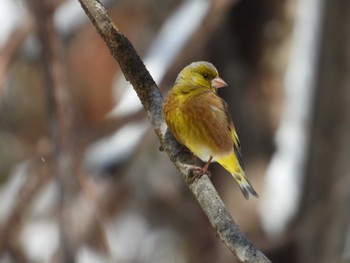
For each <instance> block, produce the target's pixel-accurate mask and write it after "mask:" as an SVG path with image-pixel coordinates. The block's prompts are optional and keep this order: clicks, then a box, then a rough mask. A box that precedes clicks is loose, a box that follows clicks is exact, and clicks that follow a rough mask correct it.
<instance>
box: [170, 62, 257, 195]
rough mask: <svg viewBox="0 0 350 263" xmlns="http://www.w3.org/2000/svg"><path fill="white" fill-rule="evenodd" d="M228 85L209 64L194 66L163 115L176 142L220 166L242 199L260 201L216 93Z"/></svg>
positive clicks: (178, 81)
mask: <svg viewBox="0 0 350 263" xmlns="http://www.w3.org/2000/svg"><path fill="white" fill-rule="evenodd" d="M226 86H227V84H226V83H225V81H223V80H222V79H221V78H220V77H219V74H218V71H217V69H216V68H215V67H214V65H213V64H211V63H209V62H204V61H199V62H193V63H192V64H190V65H188V66H186V67H185V68H184V69H183V70H182V71H181V72H180V74H179V75H178V77H177V79H176V82H175V85H174V87H173V88H172V89H171V90H170V91H169V93H168V96H167V97H166V98H165V100H164V102H163V115H164V119H165V122H166V123H167V125H168V127H169V129H170V131H171V132H172V134H173V135H174V136H175V138H176V140H177V141H178V142H179V143H181V144H183V145H184V146H186V147H187V148H188V149H189V150H190V151H191V152H192V153H193V154H194V155H196V156H197V157H199V158H200V159H201V160H202V161H204V162H206V164H205V165H204V167H203V168H202V169H201V170H200V171H199V174H200V175H202V174H204V173H206V172H207V169H208V167H209V164H210V163H211V162H215V161H216V162H218V163H219V164H221V166H222V167H224V168H225V169H226V170H227V171H228V172H229V173H231V174H232V176H233V177H234V178H235V179H236V181H237V183H238V185H239V187H240V188H241V191H242V193H243V196H244V197H245V198H246V199H248V198H249V194H251V195H253V196H255V197H258V194H257V193H256V192H255V190H254V188H253V187H252V185H251V184H250V183H249V181H248V179H247V178H246V176H245V173H244V167H243V161H242V156H241V146H240V143H239V139H238V137H237V134H236V131H235V128H234V126H233V123H232V120H231V116H230V113H229V111H228V109H227V104H226V102H225V101H224V100H223V99H222V98H220V97H219V96H218V95H217V89H218V88H221V87H226Z"/></svg>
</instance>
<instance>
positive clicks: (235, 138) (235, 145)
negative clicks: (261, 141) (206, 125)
mask: <svg viewBox="0 0 350 263" xmlns="http://www.w3.org/2000/svg"><path fill="white" fill-rule="evenodd" d="M222 107H223V109H224V110H225V114H226V118H227V123H228V129H229V130H230V131H231V135H232V140H233V150H234V153H235V155H236V157H237V160H238V162H239V165H240V166H241V168H242V169H243V170H244V163H243V159H242V153H241V143H240V141H239V139H238V135H237V133H236V129H235V126H234V125H233V122H232V119H231V114H230V112H229V110H228V106H227V103H226V102H225V101H224V100H222Z"/></svg>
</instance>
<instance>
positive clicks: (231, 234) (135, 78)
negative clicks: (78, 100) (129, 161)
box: [79, 0, 270, 262]
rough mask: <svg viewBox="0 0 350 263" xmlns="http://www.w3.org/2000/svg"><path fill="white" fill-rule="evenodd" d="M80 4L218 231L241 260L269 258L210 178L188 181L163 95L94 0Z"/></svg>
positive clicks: (189, 158)
mask: <svg viewBox="0 0 350 263" xmlns="http://www.w3.org/2000/svg"><path fill="white" fill-rule="evenodd" d="M79 2H80V4H81V6H82V7H83V9H84V10H85V12H86V14H87V15H88V16H89V18H90V20H91V21H92V23H93V24H94V26H95V27H96V29H97V31H98V33H99V34H100V35H101V37H102V38H103V39H104V41H105V42H106V44H107V46H108V48H109V50H110V52H111V54H112V55H113V57H114V58H115V59H116V61H117V62H118V63H119V65H120V68H121V70H122V72H123V73H124V76H125V78H126V80H128V81H129V82H130V83H131V84H132V85H133V87H134V89H135V91H136V93H137V95H138V97H139V98H140V100H141V102H142V104H143V106H144V108H145V111H146V112H147V115H148V117H149V119H150V121H151V123H152V125H153V127H154V129H155V132H156V134H157V136H158V137H159V140H160V143H161V148H163V149H164V150H165V151H166V152H167V153H168V155H169V157H170V159H171V161H172V162H173V163H174V164H175V166H176V168H177V169H178V170H179V172H180V173H181V175H182V176H183V178H184V179H185V181H186V183H187V184H188V186H189V188H190V190H191V191H192V193H193V194H194V196H195V197H196V199H197V200H198V202H199V204H200V206H201V207H202V209H203V211H204V213H205V214H206V215H207V217H208V218H209V220H210V222H211V224H212V226H213V227H214V228H215V230H216V232H217V235H218V236H219V237H220V239H221V240H222V241H223V242H224V243H225V244H226V245H227V247H228V248H229V249H230V251H231V252H232V253H233V254H235V255H236V256H237V258H238V259H239V260H240V261H241V262H270V261H269V260H268V259H267V258H266V256H265V255H264V254H263V253H262V252H260V251H259V250H258V249H257V248H256V247H255V246H254V245H253V244H252V243H251V242H250V241H249V240H248V239H247V238H246V237H245V236H244V235H243V234H242V233H241V232H240V231H239V228H238V226H237V225H236V224H235V222H234V221H233V219H232V217H231V215H230V214H229V212H228V210H227V208H226V207H225V205H224V203H223V201H222V200H221V199H220V197H219V195H218V193H217V192H216V190H215V188H214V186H213V185H212V183H211V181H210V180H209V178H208V177H207V176H206V175H204V176H202V177H201V178H200V179H198V180H195V181H194V182H193V183H190V178H191V168H193V167H194V166H198V164H197V161H196V160H195V159H194V157H193V155H191V154H190V153H188V151H186V150H184V147H182V146H181V145H179V143H178V142H177V141H176V140H175V139H174V137H173V136H172V135H171V134H170V133H169V132H167V129H166V125H165V123H164V120H163V117H162V101H163V98H162V95H161V94H160V92H159V89H158V87H157V85H156V83H155V82H154V80H153V79H152V77H151V75H150V74H149V72H148V71H147V69H146V68H145V66H144V64H143V62H142V60H141V59H140V57H139V56H138V54H137V53H136V51H135V49H134V48H133V46H132V44H131V43H130V42H129V40H128V39H127V38H126V37H125V36H124V35H123V34H121V33H120V32H119V31H118V29H117V28H116V27H115V26H114V24H113V22H112V21H111V19H110V18H109V16H108V14H107V12H106V10H105V8H104V7H103V6H102V5H101V4H100V3H99V2H98V1H97V0H79Z"/></svg>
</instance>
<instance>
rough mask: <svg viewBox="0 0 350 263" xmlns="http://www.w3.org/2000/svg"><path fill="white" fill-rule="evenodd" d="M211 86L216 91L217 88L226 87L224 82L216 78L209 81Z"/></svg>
mask: <svg viewBox="0 0 350 263" xmlns="http://www.w3.org/2000/svg"><path fill="white" fill-rule="evenodd" d="M211 86H212V87H213V88H216V89H218V88H223V87H227V86H228V85H227V84H226V82H225V81H224V80H223V79H222V78H219V77H216V78H215V79H213V80H212V81H211Z"/></svg>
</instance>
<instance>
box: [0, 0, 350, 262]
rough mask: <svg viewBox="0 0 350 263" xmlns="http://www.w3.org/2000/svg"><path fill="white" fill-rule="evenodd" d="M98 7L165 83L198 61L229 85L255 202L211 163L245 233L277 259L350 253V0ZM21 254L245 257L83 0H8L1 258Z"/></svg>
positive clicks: (1, 93)
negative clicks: (216, 224)
mask: <svg viewBox="0 0 350 263" xmlns="http://www.w3.org/2000/svg"><path fill="white" fill-rule="evenodd" d="M102 3H103V4H104V5H105V7H106V8H107V9H108V12H109V14H110V15H111V17H112V18H113V21H114V22H115V24H116V26H117V27H118V29H119V30H120V31H121V32H122V33H123V34H125V35H126V36H127V37H128V38H129V40H130V41H131V42H132V43H133V45H134V47H135V48H136V50H137V51H138V52H139V54H140V56H141V57H142V58H143V59H144V61H145V64H146V67H147V68H148V69H149V70H150V73H151V75H152V76H153V77H154V79H155V80H156V82H157V84H158V86H159V87H160V89H161V91H162V93H163V94H164V95H165V94H166V93H167V91H168V89H169V88H171V86H172V85H173V83H174V80H175V78H176V76H177V74H178V72H179V71H180V70H181V69H182V68H183V67H184V66H185V65H187V64H189V63H190V62H193V61H199V60H207V61H210V62H212V63H213V64H214V65H215V66H216V67H217V68H218V70H219V72H220V76H221V77H222V78H223V79H224V80H225V81H226V82H227V83H228V84H229V87H228V88H226V89H225V90H220V95H221V96H222V97H224V98H225V100H226V101H227V102H228V104H229V106H230V111H231V114H232V118H233V121H234V123H235V126H236V129H237V132H238V135H239V137H240V140H241V144H242V151H243V159H244V161H245V165H246V172H247V175H248V177H249V178H250V181H251V182H252V184H253V185H254V187H255V189H256V190H257V192H258V193H259V195H260V198H259V199H257V200H254V199H253V200H249V201H246V200H244V198H243V196H242V195H241V192H240V191H239V188H238V187H237V185H236V183H235V181H234V180H233V179H232V178H231V176H229V175H228V174H227V173H226V172H225V171H224V170H223V169H222V168H221V167H219V166H217V165H216V164H213V165H211V168H210V170H211V172H212V175H213V176H212V181H213V183H214V185H215V187H216V189H217V190H218V192H219V194H220V196H221V197H222V198H223V200H224V202H225V204H226V205H227V207H228V209H229V210H230V212H231V214H232V216H233V218H234V220H235V221H236V222H237V224H238V225H239V226H240V229H241V231H242V232H243V233H244V234H245V235H246V236H247V237H248V238H249V239H250V240H251V241H252V242H253V243H254V244H255V245H256V246H257V247H258V248H259V249H260V250H262V251H263V252H264V253H265V254H266V255H267V256H268V257H269V258H270V260H271V261H272V262H286V263H288V262H303V263H304V262H320V263H322V262H325V263H329V262H350V228H349V226H350V225H349V223H350V220H349V218H350V190H349V186H350V26H349V25H350V16H349V14H350V1H332V0H297V1H291V0H266V1H259V0H241V1H234V0H211V1H210V0H182V1H180V0H109V1H102ZM55 86H56V87H59V88H58V89H56V90H55V92H52V90H54V89H53V87H55ZM55 96H56V99H57V100H55V99H54V98H55ZM55 101H58V102H59V104H58V105H55V103H54V102H55ZM55 116H56V117H57V116H58V118H56V117H55ZM58 153H60V154H58ZM13 262H21V263H26V262H28V263H29V262H77V263H90V262H91V263H95V262H118V263H119V262H121V263H129V262H130V263H131V262H133V263H134V262H140V263H142V262H153V263H156V262H164V263H173V262H174V263H175V262H176V263H181V262H204V263H205V262H208V263H209V262H219V263H220V262H237V259H236V258H235V257H234V256H233V255H232V254H231V253H230V252H229V250H228V249H227V248H226V247H225V245H224V244H223V243H221V241H220V240H219V239H218V238H217V237H216V236H215V231H214V230H213V229H212V227H211V225H210V223H209V222H208V220H207V218H206V217H205V215H204V214H203V212H202V211H201V210H200V208H199V206H198V204H197V203H196V200H195V199H194V198H193V196H192V195H191V193H190V191H189V190H188V189H187V186H186V184H185V183H184V182H183V179H182V178H181V176H179V174H178V172H177V171H176V170H175V168H174V166H173V164H172V163H171V162H170V160H169V159H168V156H167V155H166V154H165V153H162V152H160V151H159V142H158V139H157V138H156V136H155V133H154V131H153V130H152V128H151V126H150V124H149V123H148V119H147V118H146V114H145V113H144V112H143V109H142V107H141V105H140V103H139V102H138V99H137V97H136V96H135V94H134V91H133V90H132V88H131V87H130V86H128V84H127V82H126V81H125V79H124V77H123V75H122V74H121V72H120V71H119V67H118V64H117V63H116V62H115V61H114V60H113V58H112V56H111V55H110V53H109V51H108V49H107V48H106V46H105V44H104V43H103V41H102V40H101V39H100V36H99V35H98V34H97V32H96V30H95V28H94V27H93V26H92V24H91V22H90V21H89V20H88V18H87V17H86V15H85V13H84V11H83V10H82V8H81V6H80V4H79V3H78V1H77V0H27V1H24V0H23V1H22V0H1V1H0V263H13Z"/></svg>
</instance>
